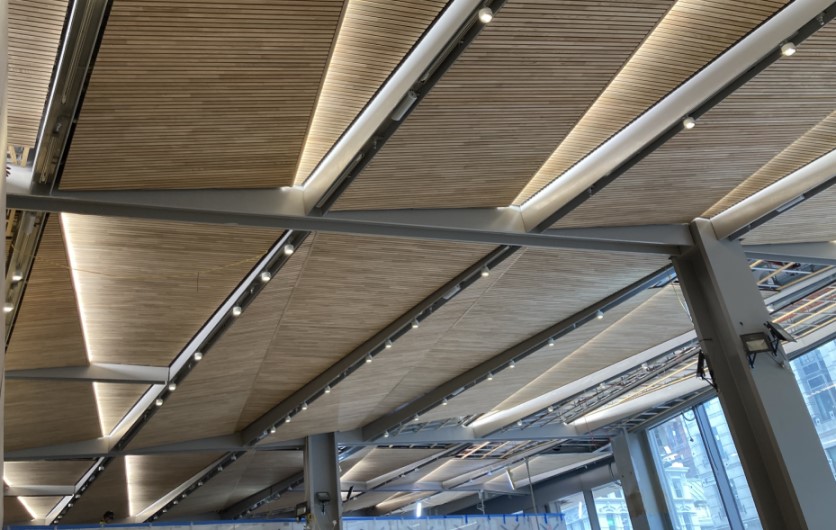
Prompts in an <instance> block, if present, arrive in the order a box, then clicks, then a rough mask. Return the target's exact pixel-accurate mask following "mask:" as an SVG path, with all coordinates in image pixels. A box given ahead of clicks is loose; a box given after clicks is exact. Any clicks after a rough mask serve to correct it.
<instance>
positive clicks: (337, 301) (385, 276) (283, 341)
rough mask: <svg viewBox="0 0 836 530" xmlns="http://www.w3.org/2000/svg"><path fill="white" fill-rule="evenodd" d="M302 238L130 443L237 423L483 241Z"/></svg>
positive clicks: (460, 265) (449, 272) (346, 348)
mask: <svg viewBox="0 0 836 530" xmlns="http://www.w3.org/2000/svg"><path fill="white" fill-rule="evenodd" d="M310 241H312V242H311V243H306V245H303V247H302V248H301V249H300V250H299V251H297V252H296V253H295V254H294V256H293V258H292V259H291V260H290V264H289V266H288V267H287V268H285V269H283V270H282V271H281V272H280V273H279V274H278V275H277V276H276V278H274V279H273V280H272V281H271V282H270V283H269V284H268V285H267V287H266V290H265V292H264V293H262V294H261V295H260V296H259V298H258V299H257V300H256V301H255V302H254V303H253V305H252V306H251V307H250V308H248V309H247V311H246V312H245V313H244V314H243V315H242V316H241V317H240V318H239V319H238V321H237V322H236V323H235V325H234V326H233V327H232V329H231V330H230V331H229V332H227V334H226V335H225V336H224V337H223V338H222V339H221V341H220V342H219V344H218V345H217V346H216V347H215V349H213V350H212V351H210V352H208V353H207V355H206V357H205V359H204V360H203V361H201V363H200V364H199V365H198V367H197V368H196V369H195V371H194V372H193V373H192V374H191V375H190V376H189V378H188V379H187V380H186V381H185V383H184V384H183V385H181V386H180V387H179V388H178V390H177V392H175V394H174V395H173V396H172V397H171V398H170V399H169V400H168V403H167V404H166V406H164V407H163V408H162V409H160V411H159V412H158V413H157V414H156V415H155V416H154V418H153V419H152V420H151V421H150V422H149V424H148V425H147V426H146V427H145V428H144V429H143V431H142V432H140V434H139V436H137V438H136V439H135V441H134V442H133V443H134V446H147V445H156V444H159V443H169V442H174V441H178V440H186V439H192V438H195V437H200V436H214V435H220V434H227V433H230V432H233V431H235V430H238V429H241V428H243V427H245V426H246V425H248V424H249V423H251V422H252V421H254V420H255V419H257V418H258V417H259V416H261V415H262V414H263V413H264V412H266V411H267V410H269V409H270V408H271V407H273V406H274V405H276V403H278V402H279V401H281V400H282V399H283V398H285V397H287V396H288V395H289V394H290V393H292V392H293V391H295V390H297V389H298V388H299V387H300V386H302V385H304V384H305V383H307V382H308V381H310V380H311V379H313V378H314V377H315V376H316V375H318V374H319V373H321V372H322V371H323V370H325V369H326V368H327V367H328V366H330V365H331V364H333V363H334V362H336V361H337V360H338V359H340V358H341V357H343V356H344V355H346V354H347V353H349V352H350V351H351V350H353V349H354V348H355V347H356V346H358V345H359V344H361V343H362V342H363V341H365V340H367V339H368V338H369V337H370V336H371V335H373V334H374V333H376V332H377V331H378V330H380V329H381V328H383V327H384V326H385V325H387V324H388V323H389V322H391V321H392V320H394V319H395V318H397V317H398V316H400V315H401V314H402V313H403V312H405V311H406V310H407V309H409V308H410V307H412V306H413V305H414V304H416V303H418V302H419V301H420V300H422V299H423V298H424V297H426V296H428V295H429V294H430V293H432V292H433V291H434V290H436V289H437V288H439V287H440V286H441V285H443V284H444V283H445V282H446V281H447V280H449V279H450V278H451V277H453V276H454V275H456V274H458V273H459V272H461V271H462V270H464V269H465V268H467V266H469V265H471V264H472V263H473V262H475V261H476V260H477V259H479V258H480V257H482V256H483V255H484V254H485V253H487V252H488V251H489V250H490V247H486V246H481V245H479V246H477V245H459V244H451V243H438V242H422V241H406V240H396V239H387V238H364V237H358V236H341V235H329V234H316V235H315V236H314V237H313V238H312V239H311V240H310ZM347 312H348V313H350V314H351V318H347V317H346V315H347V314H348V313H347ZM289 367H292V369H290V368H289ZM231 374H234V375H231ZM218 389H224V392H218ZM206 417H212V418H213V421H212V422H206V421H205V418H206Z"/></svg>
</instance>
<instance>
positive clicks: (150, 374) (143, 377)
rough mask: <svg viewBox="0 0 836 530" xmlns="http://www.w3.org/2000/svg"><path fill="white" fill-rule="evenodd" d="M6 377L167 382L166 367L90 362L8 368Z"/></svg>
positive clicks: (150, 383) (116, 381) (157, 383)
mask: <svg viewBox="0 0 836 530" xmlns="http://www.w3.org/2000/svg"><path fill="white" fill-rule="evenodd" d="M6 379H44V380H53V381H96V382H100V383H135V384H143V385H164V384H166V383H168V367H165V366H140V365H131V364H108V363H91V364H90V365H88V366H64V367H57V368H33V369H29V370H9V371H7V372H6Z"/></svg>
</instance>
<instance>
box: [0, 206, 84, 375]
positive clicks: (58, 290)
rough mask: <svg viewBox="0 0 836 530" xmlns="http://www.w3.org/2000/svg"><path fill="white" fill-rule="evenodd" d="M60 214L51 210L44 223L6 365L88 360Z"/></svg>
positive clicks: (79, 363) (44, 365)
mask: <svg viewBox="0 0 836 530" xmlns="http://www.w3.org/2000/svg"><path fill="white" fill-rule="evenodd" d="M58 219H59V218H58V217H57V216H54V215H50V216H49V218H48V219H47V222H46V226H45V227H44V232H43V236H42V237H41V242H40V246H39V247H38V252H37V254H36V257H35V262H34V264H33V265H32V271H31V272H30V275H29V279H28V283H27V285H26V291H25V293H24V296H23V300H22V303H21V306H20V310H19V312H18V316H17V321H16V322H15V327H14V331H13V333H12V337H11V341H10V342H9V348H8V351H7V352H6V370H24V369H31V368H49V367H58V366H86V365H87V364H88V360H87V352H86V350H85V347H84V335H83V334H82V331H81V320H80V319H79V316H78V305H77V304H76V300H75V293H74V291H73V283H72V279H71V277H70V266H69V263H68V261H67V254H66V252H65V249H64V240H63V237H62V234H61V227H60V225H59V221H58Z"/></svg>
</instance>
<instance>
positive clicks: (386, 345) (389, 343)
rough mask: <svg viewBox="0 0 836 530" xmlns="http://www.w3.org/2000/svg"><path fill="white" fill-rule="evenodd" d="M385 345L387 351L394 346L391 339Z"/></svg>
mask: <svg viewBox="0 0 836 530" xmlns="http://www.w3.org/2000/svg"><path fill="white" fill-rule="evenodd" d="M383 345H384V346H385V347H386V349H387V350H388V349H390V348H391V347H392V346H393V344H392V341H391V340H389V339H386V342H385V343H384V344H383Z"/></svg>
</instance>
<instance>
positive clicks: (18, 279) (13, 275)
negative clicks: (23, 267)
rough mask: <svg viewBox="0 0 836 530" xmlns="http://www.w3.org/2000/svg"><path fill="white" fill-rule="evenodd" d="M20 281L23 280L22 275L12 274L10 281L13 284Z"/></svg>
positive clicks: (18, 273)
mask: <svg viewBox="0 0 836 530" xmlns="http://www.w3.org/2000/svg"><path fill="white" fill-rule="evenodd" d="M22 279H23V274H21V273H20V272H15V273H14V274H12V281H13V282H19V281H20V280H22Z"/></svg>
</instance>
